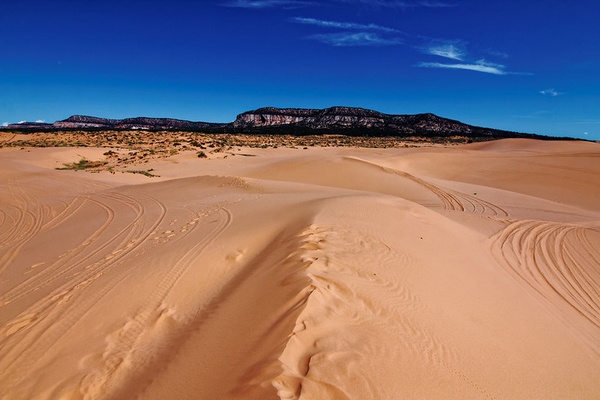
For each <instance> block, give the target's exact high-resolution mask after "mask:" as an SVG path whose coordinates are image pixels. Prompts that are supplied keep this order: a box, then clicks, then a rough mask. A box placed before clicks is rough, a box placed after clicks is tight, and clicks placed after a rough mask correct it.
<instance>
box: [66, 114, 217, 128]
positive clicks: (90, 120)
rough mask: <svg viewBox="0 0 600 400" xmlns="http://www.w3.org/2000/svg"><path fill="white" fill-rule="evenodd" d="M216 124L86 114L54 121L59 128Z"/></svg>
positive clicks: (201, 125)
mask: <svg viewBox="0 0 600 400" xmlns="http://www.w3.org/2000/svg"><path fill="white" fill-rule="evenodd" d="M214 125H219V124H211V123H208V122H191V121H185V120H180V119H172V118H147V117H138V118H126V119H107V118H97V117H89V116H85V115H73V116H72V117H69V118H67V119H65V120H62V121H57V122H55V123H54V127H56V128H59V129H65V128H67V129H86V128H97V129H149V130H191V131H196V130H203V129H207V128H210V127H212V126H214Z"/></svg>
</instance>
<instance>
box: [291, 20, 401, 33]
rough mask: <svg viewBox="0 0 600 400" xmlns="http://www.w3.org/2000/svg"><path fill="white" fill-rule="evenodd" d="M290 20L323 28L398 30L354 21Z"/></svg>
mask: <svg viewBox="0 0 600 400" xmlns="http://www.w3.org/2000/svg"><path fill="white" fill-rule="evenodd" d="M292 21H294V22H297V23H299V24H304V25H316V26H320V27H324V28H337V29H355V30H371V31H381V32H400V31H398V30H397V29H394V28H388V27H387V26H381V25H376V24H357V23H354V22H337V21H325V20H321V19H316V18H302V17H296V18H292Z"/></svg>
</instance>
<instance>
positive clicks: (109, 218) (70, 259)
mask: <svg viewBox="0 0 600 400" xmlns="http://www.w3.org/2000/svg"><path fill="white" fill-rule="evenodd" d="M139 196H141V195H139ZM142 199H143V200H144V203H146V204H143V203H142V200H137V199H136V198H135V197H133V196H128V195H127V196H126V195H121V194H119V195H117V194H110V193H103V194H98V195H96V196H94V197H93V198H92V197H88V198H85V199H83V201H84V202H88V203H92V204H95V205H96V206H98V207H100V208H101V209H102V210H103V211H104V212H105V214H106V217H105V220H104V221H103V223H102V225H101V226H100V227H99V228H98V229H96V230H95V231H94V232H93V233H92V234H91V235H90V236H88V237H87V238H85V240H83V241H82V242H81V243H80V244H79V245H78V246H76V247H74V248H72V249H69V250H68V251H67V252H66V253H64V254H63V255H61V256H59V258H58V260H57V261H55V262H54V263H52V264H51V265H48V266H47V267H45V268H43V269H40V270H39V272H38V273H36V275H34V276H32V277H31V278H29V279H27V280H26V281H25V282H23V283H22V284H20V285H18V286H16V287H14V288H13V289H11V290H10V291H8V292H7V293H5V294H4V295H2V296H0V307H1V306H3V305H6V304H10V303H11V302H14V301H16V300H19V299H20V298H22V297H25V296H27V295H28V294H30V293H32V292H34V291H38V290H40V289H41V288H43V287H46V286H50V285H51V284H52V283H53V282H55V281H57V280H58V279H67V282H66V283H65V284H63V285H62V286H60V287H59V289H58V290H55V292H56V291H58V292H64V291H68V287H69V286H72V285H73V283H72V280H71V279H69V278H70V277H69V276H68V275H69V274H71V273H73V274H75V275H80V276H79V277H77V284H80V283H81V282H86V281H89V279H91V277H93V276H95V275H97V274H98V273H104V272H105V271H106V270H107V269H108V268H109V267H111V266H113V265H114V264H115V263H116V262H117V261H119V260H120V259H122V258H123V257H124V256H126V255H128V254H129V253H131V252H132V251H134V250H135V249H136V248H138V246H140V245H141V244H142V243H143V242H144V241H146V240H147V239H148V238H149V236H150V235H151V233H152V232H153V231H154V230H155V229H156V228H157V227H158V225H159V224H160V223H161V222H162V220H163V219H164V217H165V214H166V207H165V206H164V205H163V204H162V203H160V202H159V201H157V200H156V199H154V198H152V197H150V196H142ZM120 206H125V207H127V208H128V209H130V210H131V211H133V213H134V216H133V217H132V218H130V221H129V222H128V223H127V224H126V225H125V226H124V227H122V228H121V229H120V230H119V231H117V232H116V233H115V232H109V234H108V237H105V236H107V235H105V233H107V231H109V228H110V227H111V226H112V225H113V223H114V222H115V216H116V215H117V214H118V216H119V218H118V219H119V220H122V219H124V216H123V214H124V213H123V212H122V211H119V207H120ZM153 206H155V207H158V210H159V213H158V217H157V219H156V220H155V221H154V222H153V223H152V224H151V225H150V227H145V221H144V220H143V218H144V215H145V211H144V209H145V208H152V207H153ZM81 207H82V205H81V206H80V207H77V208H75V209H74V210H73V212H76V211H78V210H80V209H81ZM60 215H62V219H61V220H56V219H54V221H53V223H52V226H53V227H57V226H60V225H61V224H62V223H66V221H67V220H68V219H69V218H71V217H73V213H61V214H60ZM93 243H97V245H96V246H91V245H92V244H93ZM111 250H112V251H111ZM82 269H85V270H88V271H89V272H87V273H85V272H84V273H82V271H81V270H82ZM75 286H76V285H75Z"/></svg>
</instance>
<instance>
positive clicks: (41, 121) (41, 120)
mask: <svg viewBox="0 0 600 400" xmlns="http://www.w3.org/2000/svg"><path fill="white" fill-rule="evenodd" d="M35 122H37V123H38V124H43V123H45V122H46V121H44V120H43V119H36V120H35Z"/></svg>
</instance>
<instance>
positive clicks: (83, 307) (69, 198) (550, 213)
mask: <svg viewBox="0 0 600 400" xmlns="http://www.w3.org/2000/svg"><path fill="white" fill-rule="evenodd" d="M73 129H74V130H68V131H59V132H55V131H53V132H38V133H35V132H29V133H20V132H13V131H8V130H7V131H2V132H0V166H1V167H2V168H1V169H0V193H2V195H1V196H0V398H3V399H134V398H140V399H261V400H264V399H274V400H275V399H286V400H288V399H303V400H309V399H336V400H338V399H340V400H341V399H497V400H500V399H528V400H530V399H598V396H599V393H600V185H599V182H600V146H599V144H598V143H593V142H584V141H541V140H534V139H531V138H507V139H502V140H493V141H483V142H475V143H468V142H469V141H470V140H469V138H468V137H466V136H461V135H458V134H457V135H447V136H445V137H444V138H443V140H442V139H440V140H432V139H431V138H418V137H413V138H407V137H383V136H382V137H364V136H348V135H342V134H339V135H338V134H327V135H303V136H298V135H271V134H264V135H258V134H252V133H244V132H238V133H232V134H226V133H198V132H185V131H180V132H167V131H164V132H163V131H147V130H131V129H126V130H119V129H105V128H101V129H100V130H98V129H97V130H93V131H85V130H78V129H79V128H77V127H75V128H73ZM436 141H437V142H438V143H436Z"/></svg>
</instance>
